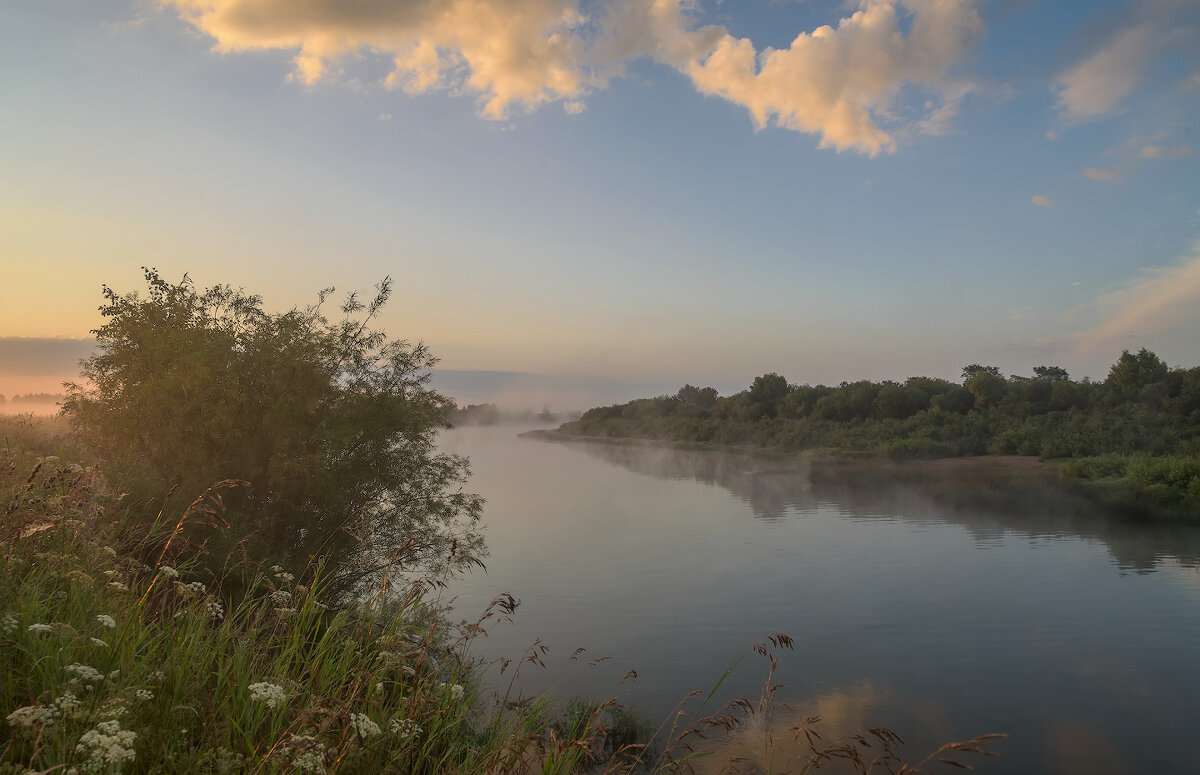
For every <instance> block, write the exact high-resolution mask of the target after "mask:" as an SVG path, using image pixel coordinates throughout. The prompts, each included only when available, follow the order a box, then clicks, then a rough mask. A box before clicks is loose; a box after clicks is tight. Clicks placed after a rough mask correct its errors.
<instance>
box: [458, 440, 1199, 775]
mask: <svg viewBox="0 0 1200 775" xmlns="http://www.w3.org/2000/svg"><path fill="white" fill-rule="evenodd" d="M517 434H518V429H514V428H513V427H506V426H493V427H486V428H479V427H474V428H472V427H468V428H459V429H455V430H452V431H448V432H446V433H445V434H443V436H442V438H441V441H440V446H441V448H442V449H443V450H445V451H449V452H454V453H457V454H463V455H467V456H468V457H469V458H470V460H471V468H472V477H471V484H470V489H471V490H473V491H475V492H478V493H480V494H481V495H483V496H484V497H485V498H486V499H487V506H486V508H485V511H484V522H485V523H486V537H487V543H488V547H489V550H490V556H489V557H488V558H487V560H486V565H487V571H486V573H483V572H475V573H472V574H470V575H468V576H467V577H465V578H462V579H460V580H458V581H456V582H455V583H453V584H452V585H451V588H450V589H449V590H447V593H446V594H447V595H449V596H451V597H453V599H454V606H455V613H456V615H458V616H461V617H464V618H473V617H474V616H476V615H477V614H478V613H479V612H480V611H482V610H483V608H484V607H485V606H486V604H487V603H488V601H490V600H491V599H492V598H493V597H494V596H496V595H497V594H499V593H502V592H503V593H509V594H511V595H513V596H514V597H516V598H519V599H520V600H521V605H520V607H519V608H518V610H517V613H516V615H515V617H514V619H513V621H511V622H503V623H499V624H496V625H494V626H493V627H492V628H491V631H490V634H489V636H488V637H487V638H484V639H480V640H478V641H477V642H476V644H475V646H474V649H475V652H476V653H477V654H479V655H480V656H482V657H487V658H493V659H495V658H500V657H507V658H509V659H514V660H517V661H518V662H519V660H520V658H521V656H522V654H523V653H525V649H526V648H527V647H529V646H531V645H532V644H533V643H535V642H538V641H540V643H542V644H545V645H546V646H547V647H548V648H549V652H548V653H546V654H545V655H544V656H543V657H542V658H543V660H544V661H545V663H546V667H545V668H540V667H535V666H534V665H531V664H528V663H525V664H523V665H522V668H521V670H522V672H521V673H520V675H519V677H518V684H517V689H520V690H523V691H525V692H540V691H543V690H547V689H550V690H552V691H554V692H555V693H556V694H558V695H560V696H564V697H566V696H570V695H572V694H581V695H587V696H591V697H595V698H598V699H605V698H608V697H610V696H619V697H620V698H621V700H622V701H623V702H626V703H632V704H633V706H634V707H635V708H636V709H637V710H638V711H639V713H641V714H642V715H644V716H647V717H650V718H654V719H656V720H657V719H660V718H664V717H667V716H668V715H669V714H670V712H671V711H672V709H673V708H675V707H676V704H677V703H678V702H679V701H680V700H682V699H683V698H684V696H685V695H686V694H687V693H688V692H689V691H692V690H701V691H703V692H705V693H707V692H708V691H709V690H710V689H712V688H713V687H714V685H716V684H717V682H718V681H719V680H720V679H721V677H722V675H723V673H724V672H725V670H726V669H727V668H728V667H729V666H730V665H731V664H733V663H734V662H735V661H738V660H739V659H741V661H740V662H738V664H737V667H736V668H735V669H734V670H733V672H732V673H731V674H730V676H729V678H728V679H726V680H725V682H724V683H722V684H721V686H720V688H719V689H718V691H717V695H716V698H715V699H718V700H727V699H731V698H733V697H736V696H743V697H747V698H749V699H751V700H753V701H755V702H757V701H758V698H759V697H760V694H761V687H762V684H763V681H764V679H765V678H766V676H767V667H768V665H767V661H766V660H765V659H764V658H763V657H761V656H760V655H758V654H755V653H753V652H751V647H752V646H753V645H754V644H755V643H757V642H761V641H763V640H764V639H765V638H767V637H768V636H769V635H771V634H773V633H779V632H781V633H785V634H787V635H788V636H790V637H791V638H792V639H793V640H794V643H795V649H794V651H791V650H786V649H778V648H772V649H771V650H772V651H773V652H775V653H778V654H780V662H779V669H778V672H777V673H776V675H775V678H776V680H777V681H778V682H780V683H782V684H783V685H784V686H783V688H781V689H780V690H779V691H778V693H777V695H776V700H777V701H778V703H777V706H776V711H775V714H774V722H773V724H774V725H775V726H776V727H777V730H776V731H778V732H779V734H781V735H784V736H788V737H790V733H789V732H787V731H786V730H787V728H788V727H789V726H790V725H792V724H794V723H795V722H796V720H797V719H798V718H800V717H802V716H803V715H806V714H808V713H818V714H819V715H820V716H821V717H822V722H821V725H820V726H819V727H818V729H821V730H823V731H824V733H825V734H826V738H827V739H829V738H831V737H836V736H838V735H841V734H846V733H848V732H850V731H853V730H854V729H857V728H860V727H863V726H865V725H886V726H888V727H889V728H891V729H893V730H894V731H895V732H897V733H898V734H899V735H900V736H902V737H903V738H905V740H906V741H908V745H907V747H906V748H905V752H906V754H907V755H908V756H909V757H910V758H917V759H919V758H920V755H921V754H923V753H925V752H928V750H930V749H931V748H934V747H936V746H937V745H938V744H940V743H944V742H948V741H950V740H955V739H963V738H968V737H972V736H974V735H978V734H983V733H993V732H1001V733H1007V734H1008V735H1009V737H1008V738H1007V739H1005V740H1002V741H1000V742H999V743H998V744H997V745H996V746H995V747H996V750H998V751H999V753H1000V756H999V757H998V758H997V759H994V760H972V761H971V763H972V764H975V765H976V767H977V769H978V770H979V771H980V772H985V773H987V772H991V773H1039V772H1047V773H1051V772H1053V773H1076V772H1078V773H1090V774H1091V775H1096V774H1097V773H1142V772H1155V773H1161V772H1196V771H1197V770H1198V765H1196V763H1195V762H1196V760H1197V751H1196V744H1195V742H1194V740H1195V738H1193V737H1192V735H1193V734H1194V733H1195V724H1196V722H1197V720H1200V659H1198V658H1197V656H1198V655H1200V530H1197V529H1195V528H1180V527H1162V526H1157V527H1155V526H1146V525H1131V524H1123V523H1120V522H1117V521H1113V520H1110V519H1109V518H1108V517H1106V516H1105V515H1103V514H1100V513H1097V512H1096V508H1095V507H1093V506H1090V505H1089V504H1087V503H1085V502H1082V501H1078V500H1075V499H1072V498H1071V497H1069V496H1067V495H1064V494H1063V493H1060V492H1054V491H1043V490H1044V489H1045V488H1041V487H1037V486H1033V485H1031V484H1030V481H1032V480H1025V479H1021V478H1017V479H1015V480H1006V479H1004V478H1003V477H1002V476H1001V477H988V476H985V477H983V478H979V477H978V476H977V475H976V474H974V473H969V472H968V471H967V470H966V469H964V471H963V472H962V473H961V474H954V475H952V476H949V475H948V476H943V477H940V478H939V479H938V481H937V482H935V483H932V484H931V483H929V482H917V483H913V482H905V481H898V480H894V479H892V478H888V477H879V476H875V475H872V474H865V475H864V476H863V477H861V478H859V479H856V478H855V477H849V478H848V479H844V480H842V481H839V482H828V481H823V482H819V483H814V482H813V481H812V480H811V479H810V477H809V476H808V471H807V470H806V468H805V467H804V466H803V465H802V464H797V463H790V462H772V461H765V460H760V459H756V458H751V457H745V456H737V455H728V454H720V453H712V452H683V451H673V450H667V449H662V448H651V447H634V446H623V445H612V444H585V443H571V444H563V443H553V442H547V441H540V440H531V439H523V438H518V435H517ZM955 476H957V477H959V479H960V480H955V478H954V477H955ZM967 477H969V480H967ZM578 648H583V649H586V651H584V652H581V653H579V654H575V650H576V649H578ZM599 657H607V658H608V659H606V660H604V661H602V662H600V663H598V664H594V665H592V664H589V662H590V661H592V660H595V659H596V658H599ZM630 670H633V671H636V674H637V675H636V678H635V679H634V678H632V677H630V678H626V680H624V681H622V680H621V679H622V677H623V676H626V675H627V674H628V672H629V671H630ZM511 676H512V667H509V668H508V670H507V671H506V672H505V673H504V674H503V675H501V674H500V673H499V668H498V666H493V668H492V672H491V674H490V677H491V680H492V681H493V682H494V683H497V684H498V685H502V686H503V685H504V682H507V681H508V679H509V678H510V677H511ZM783 702H786V703H787V704H789V705H791V706H792V707H793V709H791V710H789V709H786V708H784V707H782V703H783ZM695 704H696V699H693V701H692V704H691V705H690V707H693V708H694V707H695ZM757 739H759V738H758V737H757V734H756V736H755V737H754V738H753V740H757ZM753 740H748V741H745V742H744V745H742V747H741V748H739V747H738V745H739V744H738V743H737V739H736V738H735V741H734V743H732V744H731V747H730V749H729V750H730V751H734V752H737V753H739V755H741V754H744V755H746V756H748V757H750V758H753V757H754V755H755V745H754V744H753ZM743 748H744V749H745V750H742V749H743ZM759 748H761V746H759ZM731 755H732V754H731Z"/></svg>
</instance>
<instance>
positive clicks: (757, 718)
mask: <svg viewBox="0 0 1200 775" xmlns="http://www.w3.org/2000/svg"><path fill="white" fill-rule="evenodd" d="M887 698H888V691H887V690H886V689H882V690H881V689H876V688H875V686H873V685H872V684H871V683H870V682H869V681H860V682H859V683H857V684H855V685H854V686H851V687H850V688H848V689H845V690H835V691H832V692H829V693H827V694H824V695H821V696H820V697H815V698H813V699H811V700H808V701H805V702H799V703H797V702H791V703H788V705H789V707H783V706H781V705H780V706H776V707H774V708H771V709H770V712H769V713H768V714H767V715H768V718H767V719H765V720H764V718H763V715H762V714H761V712H760V713H755V715H754V716H752V717H751V718H749V719H747V720H746V721H745V723H743V724H741V725H739V726H738V727H736V728H734V730H733V731H732V732H730V733H729V735H728V736H727V737H726V738H725V739H723V740H721V741H719V742H718V743H717V744H715V745H713V746H712V747H711V748H709V747H705V748H704V749H702V750H704V752H705V753H706V756H705V757H704V758H702V759H699V760H698V762H697V763H696V764H695V771H696V772H697V773H698V775H709V774H710V773H711V774H712V775H716V773H735V772H786V771H790V770H797V771H800V772H803V771H804V763H805V762H806V761H808V760H809V759H810V758H811V757H812V749H811V748H810V747H809V745H808V742H807V739H806V737H805V736H804V734H803V730H804V729H806V728H809V729H812V730H813V731H815V732H817V733H818V734H819V735H820V739H819V740H817V741H816V745H817V747H818V748H820V747H824V746H827V745H830V744H833V743H836V742H838V741H843V740H846V739H848V738H849V737H850V736H851V735H854V734H855V733H857V732H858V731H860V730H862V729H865V728H866V727H868V726H872V725H874V724H878V721H879V720H878V712H877V711H878V709H879V706H880V705H881V704H882V703H883V702H885V701H886V700H887ZM813 716H816V717H817V718H818V719H819V720H818V721H816V722H815V723H814V724H809V723H808V722H809V720H810V719H811V717H813ZM822 771H823V772H830V773H836V772H839V771H843V770H840V769H839V768H838V767H837V766H827V767H822ZM844 771H846V772H852V771H853V770H852V769H846V770H844Z"/></svg>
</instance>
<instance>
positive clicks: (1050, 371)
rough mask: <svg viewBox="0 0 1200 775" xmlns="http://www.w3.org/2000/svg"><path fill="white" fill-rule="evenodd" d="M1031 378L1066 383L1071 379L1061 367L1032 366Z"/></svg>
mask: <svg viewBox="0 0 1200 775" xmlns="http://www.w3.org/2000/svg"><path fill="white" fill-rule="evenodd" d="M1033 376H1034V377H1035V378H1036V379H1044V380H1049V381H1050V382H1067V381H1069V380H1070V379H1071V375H1070V374H1068V373H1067V370H1066V369H1064V368H1062V367H1061V366H1034V367H1033Z"/></svg>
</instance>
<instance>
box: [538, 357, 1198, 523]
mask: <svg viewBox="0 0 1200 775" xmlns="http://www.w3.org/2000/svg"><path fill="white" fill-rule="evenodd" d="M560 430H561V431H562V432H564V433H569V434H576V435H583V436H604V437H610V438H642V439H658V440H666V441H672V442H679V443H685V444H698V445H708V444H711V445H722V446H749V447H755V448H767V449H777V450H781V451H784V452H792V451H799V450H806V449H827V450H832V451H834V452H835V453H837V454H842V455H849V456H854V455H872V456H885V457H891V458H938V457H954V456H966V455H989V454H991V455H1009V454H1015V455H1036V456H1039V457H1041V458H1043V459H1055V460H1069V461H1070V464H1069V465H1067V466H1065V467H1064V470H1065V471H1066V472H1067V473H1070V474H1072V475H1075V476H1079V477H1082V478H1087V479H1118V480H1127V481H1126V484H1128V483H1129V482H1130V481H1134V480H1136V482H1135V483H1137V484H1138V486H1139V487H1141V488H1142V489H1140V490H1139V493H1140V494H1141V495H1144V496H1146V497H1148V498H1150V500H1153V501H1156V502H1157V501H1163V502H1169V503H1184V502H1185V501H1186V502H1187V503H1188V504H1191V505H1192V506H1194V508H1195V509H1196V510H1197V511H1198V512H1200V367H1192V368H1181V367H1170V366H1168V365H1167V364H1166V363H1165V362H1164V361H1163V360H1162V359H1161V358H1159V357H1158V356H1157V355H1156V354H1155V353H1153V352H1151V351H1149V350H1147V349H1145V348H1142V349H1141V350H1139V351H1137V352H1131V351H1129V350H1125V351H1123V352H1122V353H1121V355H1120V357H1118V358H1117V360H1116V362H1115V363H1113V365H1112V367H1111V368H1110V369H1109V372H1108V376H1107V377H1106V378H1105V379H1104V380H1102V381H1093V380H1090V379H1088V378H1086V377H1085V378H1083V379H1081V380H1072V379H1071V377H1070V374H1069V373H1068V372H1067V370H1066V369H1063V368H1061V367H1059V366H1037V367H1035V368H1034V369H1033V370H1032V374H1031V375H1030V376H1022V375H1015V374H1014V375H1009V376H1007V377H1006V376H1004V375H1003V374H1002V373H1001V372H1000V370H999V369H998V368H997V367H995V366H988V365H981V364H978V363H973V364H970V365H968V366H965V367H964V368H963V370H962V378H961V381H960V382H952V381H950V380H946V379H939V378H936V377H910V378H908V379H906V380H904V381H903V382H897V381H891V380H885V381H881V382H873V381H869V380H859V381H855V382H843V383H841V384H840V385H837V386H829V385H807V384H802V385H797V384H792V383H789V382H788V380H787V379H786V378H785V377H783V376H781V375H780V374H777V373H769V374H764V375H762V376H759V377H756V378H755V379H754V381H753V382H752V383H751V385H750V386H749V387H748V388H747V389H745V390H743V391H740V392H738V393H734V394H732V395H728V396H720V395H718V393H717V391H716V390H715V389H713V388H711V387H704V388H701V387H696V386H693V385H690V384H689V385H684V386H683V387H682V388H680V389H679V391H678V392H676V393H675V394H674V395H669V396H658V397H655V398H643V399H636V400H634V401H630V402H628V403H624V404H616V405H613V406H605V407H598V408H595V409H591V410H589V411H587V412H585V413H584V414H583V416H582V417H581V418H580V419H579V420H578V421H576V422H571V423H566V424H565V425H563V426H562V427H561V428H560ZM1147 488H1148V489H1147Z"/></svg>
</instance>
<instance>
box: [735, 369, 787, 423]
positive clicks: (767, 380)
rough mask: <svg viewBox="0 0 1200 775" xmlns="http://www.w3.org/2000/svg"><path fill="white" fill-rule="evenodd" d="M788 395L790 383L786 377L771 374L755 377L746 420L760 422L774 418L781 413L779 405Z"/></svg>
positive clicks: (751, 385) (751, 387)
mask: <svg viewBox="0 0 1200 775" xmlns="http://www.w3.org/2000/svg"><path fill="white" fill-rule="evenodd" d="M787 394H788V382H787V380H786V379H785V378H784V377H781V376H780V375H778V374H776V373H774V372H771V373H769V374H763V375H762V376H761V377H755V378H754V382H752V383H751V384H750V391H749V406H748V407H747V408H746V414H745V419H747V420H760V419H764V418H768V417H774V416H775V415H776V414H778V412H779V403H780V402H781V401H782V400H783V399H784V397H786V396H787Z"/></svg>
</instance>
